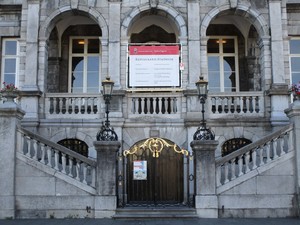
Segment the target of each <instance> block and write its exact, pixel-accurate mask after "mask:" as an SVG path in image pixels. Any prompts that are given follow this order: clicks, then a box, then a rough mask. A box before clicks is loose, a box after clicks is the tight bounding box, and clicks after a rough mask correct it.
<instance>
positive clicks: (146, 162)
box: [119, 138, 189, 206]
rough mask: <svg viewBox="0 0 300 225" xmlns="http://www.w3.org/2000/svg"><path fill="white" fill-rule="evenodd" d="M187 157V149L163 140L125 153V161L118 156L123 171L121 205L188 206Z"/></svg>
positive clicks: (140, 144)
mask: <svg viewBox="0 0 300 225" xmlns="http://www.w3.org/2000/svg"><path fill="white" fill-rule="evenodd" d="M188 156H189V152H188V151H187V150H184V149H180V148H179V147H178V146H177V145H176V144H174V143H173V142H171V141H169V140H166V139H161V138H149V139H146V140H142V141H139V142H137V143H136V144H135V145H134V146H132V147H131V148H130V149H129V150H125V151H124V152H123V157H124V158H123V160H121V157H119V159H120V161H123V163H122V164H123V165H122V166H123V168H124V171H123V173H120V172H121V170H119V173H120V174H119V206H160V205H163V206H166V205H169V206H175V205H187V204H188V202H189V197H188V194H187V193H188V192H189V191H188V187H187V186H188V182H187V179H188V178H189V176H188V175H187V173H185V172H187V171H188V169H187V168H185V167H187V164H188V161H189V157H188ZM119 165H120V164H119ZM123 181H125V182H123Z"/></svg>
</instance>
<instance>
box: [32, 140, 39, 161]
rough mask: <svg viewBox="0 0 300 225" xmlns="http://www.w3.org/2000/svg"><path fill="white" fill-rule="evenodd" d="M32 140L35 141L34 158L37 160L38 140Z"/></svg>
mask: <svg viewBox="0 0 300 225" xmlns="http://www.w3.org/2000/svg"><path fill="white" fill-rule="evenodd" d="M32 142H33V155H32V158H33V159H34V160H36V161H37V160H38V141H37V140H34V139H33V140H32Z"/></svg>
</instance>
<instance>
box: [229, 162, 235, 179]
mask: <svg viewBox="0 0 300 225" xmlns="http://www.w3.org/2000/svg"><path fill="white" fill-rule="evenodd" d="M230 164H231V180H235V179H236V164H235V159H232V160H230Z"/></svg>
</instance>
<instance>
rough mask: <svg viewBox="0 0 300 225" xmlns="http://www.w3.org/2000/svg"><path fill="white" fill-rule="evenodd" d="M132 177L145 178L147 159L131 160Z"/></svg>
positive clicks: (135, 178)
mask: <svg viewBox="0 0 300 225" xmlns="http://www.w3.org/2000/svg"><path fill="white" fill-rule="evenodd" d="M133 179H134V180H147V161H133Z"/></svg>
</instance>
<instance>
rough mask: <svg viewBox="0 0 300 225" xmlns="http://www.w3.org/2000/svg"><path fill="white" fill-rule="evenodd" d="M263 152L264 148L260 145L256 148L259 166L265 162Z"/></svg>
mask: <svg viewBox="0 0 300 225" xmlns="http://www.w3.org/2000/svg"><path fill="white" fill-rule="evenodd" d="M263 153H264V149H263V148H262V146H260V147H259V148H258V154H259V166H262V165H264V164H265V162H264V156H263Z"/></svg>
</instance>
